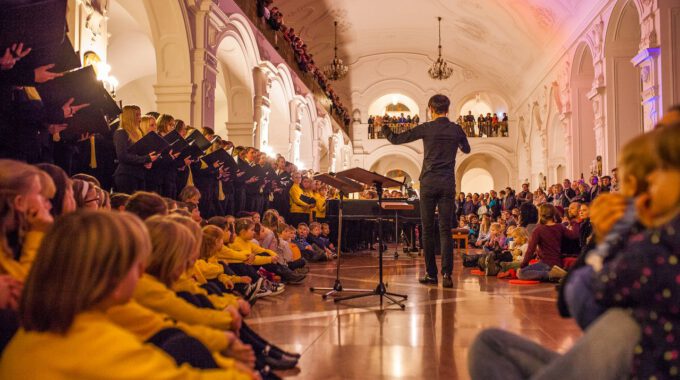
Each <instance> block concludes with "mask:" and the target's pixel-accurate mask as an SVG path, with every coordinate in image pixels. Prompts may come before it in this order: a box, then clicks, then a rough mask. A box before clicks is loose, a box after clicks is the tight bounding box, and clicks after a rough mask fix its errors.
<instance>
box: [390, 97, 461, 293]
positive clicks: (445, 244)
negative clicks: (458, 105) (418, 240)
mask: <svg viewBox="0 0 680 380" xmlns="http://www.w3.org/2000/svg"><path fill="white" fill-rule="evenodd" d="M450 105H451V101H450V100H449V98H447V97H446V96H444V95H435V96H433V97H432V98H430V101H429V102H428V111H429V112H430V113H431V115H432V118H431V120H432V121H430V122H427V123H423V124H421V125H418V126H417V127H414V128H413V129H411V130H408V131H406V132H404V133H399V134H395V133H393V132H392V130H391V129H390V128H389V127H388V126H386V125H383V127H382V133H383V135H384V136H385V138H387V140H388V141H389V142H391V143H392V144H405V143H409V142H411V141H415V140H420V139H422V140H423V145H424V148H425V150H424V158H423V169H422V171H421V172H420V217H421V219H422V223H423V245H424V246H425V265H426V267H427V275H425V277H423V278H421V279H420V280H419V281H420V283H421V284H432V285H437V283H438V280H437V275H438V273H437V272H438V271H437V263H436V261H435V252H434V248H435V244H434V243H435V242H434V236H435V233H434V221H435V209H436V208H438V209H439V239H440V241H441V245H440V246H441V251H442V252H441V253H442V272H441V273H442V275H443V279H442V286H443V287H445V288H451V287H453V281H452V279H451V272H452V271H453V242H452V240H451V217H452V214H453V212H454V196H455V193H456V177H455V167H456V154H457V153H458V149H460V150H461V151H462V152H463V153H470V144H469V143H468V140H467V136H466V135H465V132H463V128H461V126H460V125H458V124H456V123H454V122H452V121H450V120H449V118H448V115H449V106H450Z"/></svg>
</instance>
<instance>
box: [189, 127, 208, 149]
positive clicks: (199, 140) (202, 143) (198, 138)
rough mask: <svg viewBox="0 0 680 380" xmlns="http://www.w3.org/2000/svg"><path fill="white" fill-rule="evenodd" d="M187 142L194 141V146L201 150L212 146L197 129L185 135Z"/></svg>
mask: <svg viewBox="0 0 680 380" xmlns="http://www.w3.org/2000/svg"><path fill="white" fill-rule="evenodd" d="M187 142H193V143H195V144H196V146H198V147H199V148H201V150H202V151H206V150H208V148H210V147H211V146H212V142H210V141H208V139H206V138H205V136H203V134H202V133H201V132H200V131H199V130H198V129H196V130H194V131H193V132H191V134H190V135H189V136H187Z"/></svg>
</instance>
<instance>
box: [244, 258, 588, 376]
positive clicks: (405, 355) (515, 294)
mask: <svg viewBox="0 0 680 380" xmlns="http://www.w3.org/2000/svg"><path fill="white" fill-rule="evenodd" d="M469 272H470V270H469V269H468V268H463V266H462V265H461V262H460V260H458V259H457V260H456V263H455V269H454V288H453V289H442V288H441V284H440V285H439V287H432V286H430V287H428V286H423V285H420V284H418V281H417V279H418V277H419V276H422V275H423V274H424V263H423V259H422V257H417V258H415V259H408V258H400V259H399V260H394V259H393V258H391V257H390V258H388V256H385V280H386V282H387V283H388V290H389V291H392V292H395V293H405V294H407V295H408V300H407V301H406V310H404V311H402V310H401V309H400V308H399V307H397V306H387V302H386V303H385V307H383V308H382V309H381V308H380V303H379V299H378V298H377V297H370V298H364V299H359V300H351V301H345V302H342V303H339V304H336V303H334V302H333V301H332V300H330V299H329V300H325V301H324V300H323V299H322V298H321V296H320V295H315V294H313V293H310V291H309V287H310V286H317V287H321V286H332V284H333V281H334V278H335V264H334V263H324V264H314V265H311V271H310V273H309V275H308V279H307V281H306V283H305V284H304V285H300V286H288V287H287V289H286V291H285V292H284V293H283V294H281V295H279V296H276V297H269V298H265V299H262V300H260V301H258V302H257V304H256V305H255V306H254V308H253V313H252V316H251V317H249V318H248V320H247V321H248V323H249V324H250V325H251V326H252V327H253V328H254V329H255V330H257V331H259V332H260V333H261V334H262V335H263V336H264V337H267V338H268V339H270V340H271V341H272V342H273V343H275V344H277V345H280V346H282V347H283V348H285V349H289V350H294V351H297V352H300V353H302V354H303V356H302V358H301V360H300V364H299V367H298V369H296V370H294V371H288V372H285V373H282V375H283V376H285V377H286V378H295V379H324V380H331V379H468V378H469V376H468V373H467V353H468V348H469V346H470V344H471V343H472V340H473V339H474V337H475V336H476V335H477V333H479V331H481V330H482V329H484V328H487V327H500V328H503V329H506V330H508V331H512V332H515V333H518V334H521V335H523V336H526V337H528V338H530V339H533V340H535V341H537V342H540V343H541V344H543V345H545V346H547V347H549V348H552V349H554V350H557V351H564V350H566V349H568V348H569V347H571V345H572V344H573V343H574V341H575V340H576V339H578V337H579V336H580V334H581V333H580V330H579V329H578V327H577V326H576V324H575V323H573V322H572V321H571V320H564V319H562V318H560V317H559V315H558V314H557V309H556V306H555V296H556V292H555V287H554V285H552V284H540V285H530V286H526V285H525V286H521V285H511V284H509V283H508V282H507V281H506V280H498V279H496V278H495V277H480V276H476V275H471V274H470V273H469ZM341 279H342V284H343V286H344V287H345V288H350V287H351V288H371V289H372V288H375V285H376V283H377V279H378V259H377V257H374V256H372V255H371V254H370V253H368V252H366V253H363V254H358V255H353V256H346V257H344V258H343V262H342V270H341ZM319 294H321V292H319Z"/></svg>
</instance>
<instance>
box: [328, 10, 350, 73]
mask: <svg viewBox="0 0 680 380" xmlns="http://www.w3.org/2000/svg"><path fill="white" fill-rule="evenodd" d="M333 50H334V51H335V56H334V57H333V61H331V64H330V65H327V66H326V67H324V69H323V73H324V74H325V75H326V78H328V79H329V80H340V79H342V78H344V77H345V75H347V70H349V68H348V67H347V65H345V64H344V63H343V62H342V59H340V58H338V22H337V21H336V22H335V47H334V49H333Z"/></svg>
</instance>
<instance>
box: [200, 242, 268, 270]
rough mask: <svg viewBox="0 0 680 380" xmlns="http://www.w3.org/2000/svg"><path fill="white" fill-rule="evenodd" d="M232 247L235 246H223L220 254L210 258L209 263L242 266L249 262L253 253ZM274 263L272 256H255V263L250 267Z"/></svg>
mask: <svg viewBox="0 0 680 380" xmlns="http://www.w3.org/2000/svg"><path fill="white" fill-rule="evenodd" d="M232 247H233V244H230V245H229V246H228V247H227V246H223V247H222V249H221V250H220V252H219V253H217V254H216V255H215V256H213V257H211V258H210V260H209V262H211V263H218V262H220V261H223V262H225V263H227V264H242V263H243V262H245V261H246V260H248V256H250V253H251V252H252V251H249V250H240V249H238V250H237V249H234V248H232ZM272 262H274V259H273V258H272V257H270V256H255V261H254V262H253V263H252V264H250V265H253V266H260V265H267V264H271V263H272Z"/></svg>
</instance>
